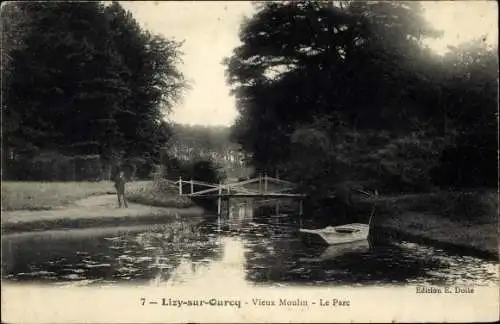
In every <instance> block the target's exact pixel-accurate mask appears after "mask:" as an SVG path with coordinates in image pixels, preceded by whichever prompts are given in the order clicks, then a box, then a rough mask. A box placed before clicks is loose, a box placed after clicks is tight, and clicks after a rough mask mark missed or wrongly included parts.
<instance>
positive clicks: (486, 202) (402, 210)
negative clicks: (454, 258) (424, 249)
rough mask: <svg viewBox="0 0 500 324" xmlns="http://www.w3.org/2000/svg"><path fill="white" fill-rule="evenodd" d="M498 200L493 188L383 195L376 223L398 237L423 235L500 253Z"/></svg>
mask: <svg viewBox="0 0 500 324" xmlns="http://www.w3.org/2000/svg"><path fill="white" fill-rule="evenodd" d="M497 211H498V199H497V193H496V192H493V191H481V192H480V191H475V192H450V191H446V192H445V191H443V192H434V193H428V194H418V195H403V196H396V197H380V199H379V201H378V202H377V215H379V216H378V218H377V219H376V226H377V227H381V228H385V229H388V230H389V232H392V233H394V234H396V235H397V236H402V237H404V236H406V237H410V238H420V239H422V240H423V241H426V242H429V243H432V242H436V243H442V244H444V245H449V246H455V247H457V248H459V249H460V248H463V249H467V250H471V251H477V252H484V253H487V254H489V255H492V256H496V257H497V256H498V247H499V244H498V216H497V215H498V213H497Z"/></svg>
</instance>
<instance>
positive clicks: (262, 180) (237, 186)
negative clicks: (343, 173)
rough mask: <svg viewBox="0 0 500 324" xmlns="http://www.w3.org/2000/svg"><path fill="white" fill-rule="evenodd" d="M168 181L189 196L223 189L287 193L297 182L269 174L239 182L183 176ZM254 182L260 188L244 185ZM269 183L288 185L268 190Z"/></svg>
mask: <svg viewBox="0 0 500 324" xmlns="http://www.w3.org/2000/svg"><path fill="white" fill-rule="evenodd" d="M167 182H168V183H170V184H174V185H176V186H178V189H179V195H187V196H200V195H207V194H211V193H216V192H217V194H218V195H221V194H223V191H228V192H227V193H229V192H230V191H236V192H237V193H241V194H249V195H250V194H255V195H258V194H262V193H269V194H279V193H285V192H287V191H290V190H293V189H294V187H295V184H294V183H292V182H290V181H286V180H282V179H277V178H273V177H269V176H267V175H264V176H259V177H256V178H253V179H248V180H244V181H238V182H232V183H219V184H213V183H207V182H202V181H197V180H192V179H191V180H183V179H182V178H181V177H179V180H178V181H172V180H167ZM253 183H259V188H258V190H255V189H249V188H245V187H243V186H244V185H249V184H253ZM269 183H274V184H280V185H286V187H284V188H279V189H273V190H268V189H269V188H268V184H269ZM185 184H189V185H190V190H189V192H187V193H186V192H184V190H183V187H184V185H185ZM195 185H196V186H204V187H208V189H203V190H199V191H195V190H194V186H195Z"/></svg>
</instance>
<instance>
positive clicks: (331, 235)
mask: <svg viewBox="0 0 500 324" xmlns="http://www.w3.org/2000/svg"><path fill="white" fill-rule="evenodd" d="M374 214H375V204H374V205H373V208H372V211H371V213H370V218H369V220H368V224H361V223H353V224H346V225H339V226H327V227H325V228H320V229H305V228H301V229H299V232H300V234H301V235H302V237H303V238H305V239H306V240H307V241H308V242H310V243H315V242H318V243H319V242H323V243H326V244H327V245H334V244H345V243H350V242H356V241H362V240H367V239H368V237H369V235H370V228H371V225H372V223H373V216H374Z"/></svg>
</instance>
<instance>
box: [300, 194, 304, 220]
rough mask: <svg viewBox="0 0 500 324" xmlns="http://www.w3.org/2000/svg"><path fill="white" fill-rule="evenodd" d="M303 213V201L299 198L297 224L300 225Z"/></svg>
mask: <svg viewBox="0 0 500 324" xmlns="http://www.w3.org/2000/svg"><path fill="white" fill-rule="evenodd" d="M303 214H304V202H303V199H302V198H300V203H299V226H300V227H302V215H303Z"/></svg>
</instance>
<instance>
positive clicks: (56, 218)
mask: <svg viewBox="0 0 500 324" xmlns="http://www.w3.org/2000/svg"><path fill="white" fill-rule="evenodd" d="M176 214H178V215H180V216H181V217H199V216H201V215H202V214H203V209H201V208H200V207H189V208H166V207H153V206H147V205H141V204H135V203H129V207H128V208H118V206H117V200H116V195H99V196H94V197H89V198H85V199H81V200H78V201H76V202H75V203H74V204H73V206H71V207H68V208H59V209H54V210H42V211H24V210H18V211H5V212H2V216H1V219H2V230H3V231H4V232H10V231H32V230H46V229H54V228H61V227H62V228H84V227H94V226H100V225H113V224H116V225H123V224H125V223H126V224H129V223H133V224H137V223H146V222H152V221H162V220H168V219H171V218H174V217H175V216H176Z"/></svg>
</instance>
